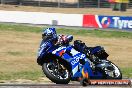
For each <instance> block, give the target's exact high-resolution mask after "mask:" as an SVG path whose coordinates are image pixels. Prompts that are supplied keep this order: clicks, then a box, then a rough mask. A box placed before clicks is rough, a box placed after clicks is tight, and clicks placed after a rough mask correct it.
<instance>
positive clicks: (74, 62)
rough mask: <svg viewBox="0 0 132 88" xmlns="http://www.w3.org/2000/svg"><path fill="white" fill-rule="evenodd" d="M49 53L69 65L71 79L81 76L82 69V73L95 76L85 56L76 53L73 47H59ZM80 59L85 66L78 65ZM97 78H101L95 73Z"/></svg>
mask: <svg viewBox="0 0 132 88" xmlns="http://www.w3.org/2000/svg"><path fill="white" fill-rule="evenodd" d="M50 52H51V53H52V54H55V55H56V56H59V57H61V58H62V59H64V60H66V61H68V62H69V63H70V65H71V67H72V75H73V76H72V77H73V78H76V77H81V76H82V73H81V71H82V68H84V71H87V72H88V73H89V76H91V77H92V76H95V74H94V73H93V72H92V69H91V65H90V61H88V58H86V55H85V54H82V53H80V52H78V51H76V50H75V49H74V48H73V46H68V47H65V46H61V47H59V48H57V49H55V50H51V51H50ZM62 53H63V54H62ZM80 59H82V60H84V61H85V62H86V63H85V65H81V64H80ZM97 76H101V74H98V73H97Z"/></svg>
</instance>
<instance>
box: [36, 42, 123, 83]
mask: <svg viewBox="0 0 132 88" xmlns="http://www.w3.org/2000/svg"><path fill="white" fill-rule="evenodd" d="M79 44H80V45H81V43H79ZM46 46H48V47H47V48H46V52H44V48H45V47H46ZM87 50H88V52H89V55H87V54H86V53H83V52H80V51H79V48H78V47H75V45H74V44H73V45H71V44H67V45H59V44H58V45H55V46H53V45H52V44H51V43H47V42H46V43H45V42H42V43H41V45H40V49H39V51H38V59H37V63H38V64H39V65H40V66H42V70H43V72H44V74H45V75H46V77H47V78H49V79H50V80H51V81H52V82H54V83H56V84H68V83H69V82H70V81H78V79H79V78H80V77H83V74H84V73H87V74H88V76H89V78H90V79H122V73H121V71H120V69H119V68H118V67H117V66H116V65H115V64H114V63H112V62H111V61H109V60H108V59H107V57H108V54H107V53H106V52H105V50H104V48H103V47H101V46H96V47H90V48H89V49H87Z"/></svg>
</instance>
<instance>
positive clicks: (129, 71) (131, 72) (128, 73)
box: [121, 67, 132, 78]
mask: <svg viewBox="0 0 132 88" xmlns="http://www.w3.org/2000/svg"><path fill="white" fill-rule="evenodd" d="M121 71H122V74H123V77H126V78H132V68H131V67H128V68H121Z"/></svg>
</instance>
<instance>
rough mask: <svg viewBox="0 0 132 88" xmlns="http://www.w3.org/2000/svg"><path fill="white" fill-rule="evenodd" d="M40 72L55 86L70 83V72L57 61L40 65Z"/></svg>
mask: <svg viewBox="0 0 132 88" xmlns="http://www.w3.org/2000/svg"><path fill="white" fill-rule="evenodd" d="M42 70H43V72H44V74H45V75H46V77H47V78H49V79H50V80H51V81H52V82H54V83H56V84H68V83H69V82H70V79H71V77H70V71H69V70H68V68H67V67H66V66H65V65H63V64H61V63H59V61H58V60H54V61H50V62H45V63H44V64H43V65H42Z"/></svg>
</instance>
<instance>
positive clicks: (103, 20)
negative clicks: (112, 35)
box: [0, 10, 132, 30]
mask: <svg viewBox="0 0 132 88" xmlns="http://www.w3.org/2000/svg"><path fill="white" fill-rule="evenodd" d="M0 22H13V23H28V24H42V25H43V24H48V25H62V26H78V27H88V28H89V27H90V28H114V29H125V30H127V29H130V30H132V17H131V16H129V17H128V16H101V15H89V14H62V13H44V12H24V11H3V10H0Z"/></svg>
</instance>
